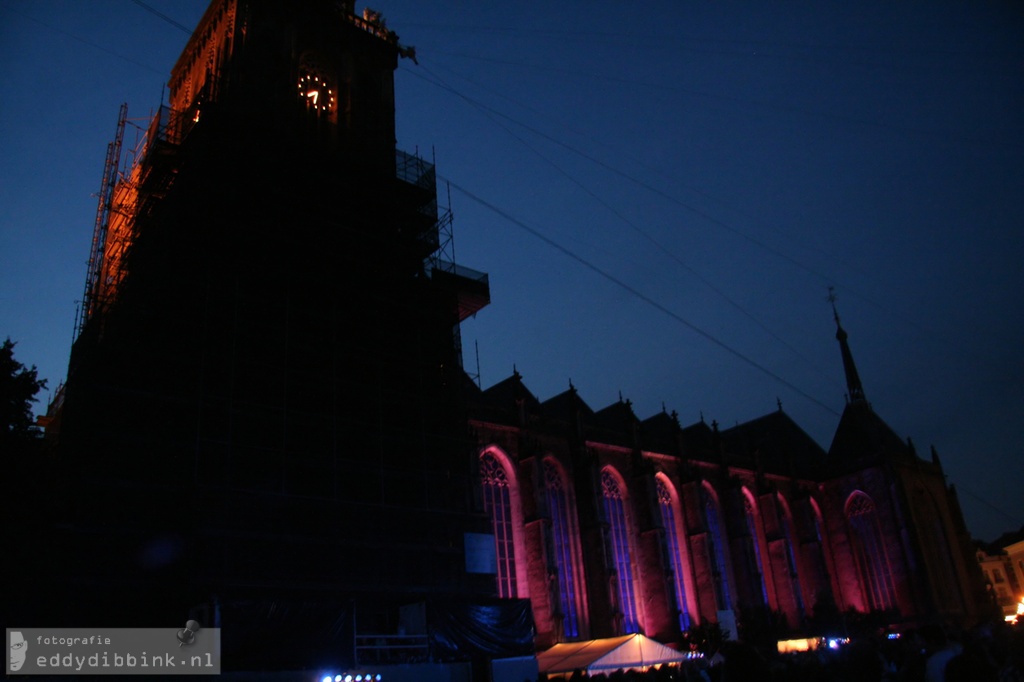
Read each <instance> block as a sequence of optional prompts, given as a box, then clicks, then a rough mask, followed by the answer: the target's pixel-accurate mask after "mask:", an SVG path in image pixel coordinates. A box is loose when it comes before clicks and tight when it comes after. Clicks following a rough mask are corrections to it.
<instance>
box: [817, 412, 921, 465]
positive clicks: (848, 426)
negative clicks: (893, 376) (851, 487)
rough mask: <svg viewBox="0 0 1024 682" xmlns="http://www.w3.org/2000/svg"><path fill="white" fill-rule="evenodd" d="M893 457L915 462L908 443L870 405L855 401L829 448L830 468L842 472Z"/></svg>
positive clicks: (840, 422) (842, 420) (845, 413)
mask: <svg viewBox="0 0 1024 682" xmlns="http://www.w3.org/2000/svg"><path fill="white" fill-rule="evenodd" d="M884 457H889V458H897V459H911V458H913V454H912V453H911V451H910V448H909V447H908V446H907V444H906V443H905V442H904V441H903V439H902V438H900V437H899V436H898V435H896V432H895V431H893V430H892V429H891V428H890V427H889V425H888V424H886V423H885V422H884V421H882V418H881V417H879V416H878V415H877V414H875V411H874V410H873V409H871V405H870V404H868V403H867V402H863V401H859V402H851V403H849V404H847V406H846V409H844V410H843V416H842V418H840V420H839V426H838V428H836V435H835V436H833V438H832V445H831V447H829V449H828V461H829V465H830V466H832V467H836V468H839V469H845V468H847V467H851V466H855V465H857V464H858V463H864V462H869V461H874V460H877V459H880V458H884Z"/></svg>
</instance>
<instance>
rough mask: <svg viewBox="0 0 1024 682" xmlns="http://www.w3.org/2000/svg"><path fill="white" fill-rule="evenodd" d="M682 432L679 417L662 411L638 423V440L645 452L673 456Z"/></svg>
mask: <svg viewBox="0 0 1024 682" xmlns="http://www.w3.org/2000/svg"><path fill="white" fill-rule="evenodd" d="M682 431H683V429H682V427H681V426H680V425H679V417H678V416H676V414H675V413H672V414H669V413H668V412H666V411H665V410H664V409H662V411H661V412H659V413H658V414H656V415H654V416H653V417H648V418H647V419H645V420H643V421H642V422H640V439H641V441H642V442H643V447H644V449H645V450H653V451H655V452H664V453H672V454H674V453H675V452H676V450H677V448H678V447H679V443H680V440H679V437H680V434H681V433H682Z"/></svg>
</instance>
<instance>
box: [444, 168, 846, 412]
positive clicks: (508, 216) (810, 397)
mask: <svg viewBox="0 0 1024 682" xmlns="http://www.w3.org/2000/svg"><path fill="white" fill-rule="evenodd" d="M438 177H439V178H440V177H441V176H440V175H438ZM442 179H444V180H445V182H447V183H448V184H449V185H450V186H451V187H454V188H455V189H456V190H458V191H459V192H461V193H462V194H463V195H465V196H466V197H467V198H468V199H470V200H472V201H474V202H476V203H478V204H480V205H481V206H483V207H484V208H486V209H488V210H490V211H492V212H493V213H495V214H497V215H499V216H501V217H502V218H504V219H505V220H507V221H509V222H510V223H512V224H513V225H515V226H517V227H519V228H521V229H523V230H525V231H526V232H528V233H529V234H531V235H533V236H534V237H536V238H537V239H540V240H541V241H542V242H544V243H545V244H547V245H548V246H550V247H552V248H554V249H555V250H557V251H559V252H561V253H562V254H564V255H566V256H568V257H569V258H571V259H573V260H574V261H576V262H577V263H579V264H580V265H582V266H583V267H585V268H587V269H588V270H591V271H592V272H594V273H596V274H598V275H600V276H601V277H603V278H605V279H606V280H608V281H609V282H611V283H612V284H614V285H615V286H617V287H619V288H620V289H623V290H624V291H626V292H628V293H629V294H631V295H633V296H635V297H636V298H638V299H640V300H641V301H643V302H644V303H647V304H648V305H650V306H651V307H653V308H655V309H656V310H658V311H659V312H661V313H664V314H665V315H667V316H668V317H670V318H672V319H673V320H675V321H676V322H678V323H680V324H682V325H683V326H685V327H686V328H688V329H689V330H691V331H692V332H694V333H696V334H698V335H699V336H702V337H703V338H705V339H707V340H708V341H710V342H711V343H713V344H714V345H716V346H718V347H719V348H721V349H722V350H724V351H726V352H727V353H729V354H731V355H733V356H735V357H737V358H739V359H740V360H742V361H743V362H744V363H746V364H748V365H750V366H751V367H753V368H754V369H756V370H757V371H759V372H761V373H762V374H764V375H766V376H768V377H770V378H772V379H774V380H775V381H777V382H779V383H780V384H782V385H783V386H785V387H787V388H789V389H790V390H792V391H794V392H795V393H797V394H798V395H800V396H802V397H803V398H806V399H807V400H808V401H810V402H811V403H813V404H815V405H817V406H818V407H820V408H821V409H823V410H825V411H826V412H828V413H829V414H832V415H834V416H836V417H838V416H840V415H839V413H838V412H836V411H835V410H834V409H832V408H831V407H829V406H828V405H827V404H825V403H824V402H822V401H820V400H818V399H817V398H815V397H814V396H813V395H811V394H810V393H807V392H806V391H804V390H803V389H802V388H800V387H799V386H797V385H796V384H794V383H792V382H790V381H788V380H786V379H785V378H783V377H782V376H780V375H778V374H776V373H775V372H773V371H772V370H770V369H768V368H767V367H765V366H764V365H762V364H761V363H759V362H757V361H756V360H754V359H753V358H751V357H750V356H748V355H745V354H744V353H742V352H740V351H739V350H737V349H735V348H733V347H732V346H730V345H729V344H728V343H726V342H725V341H722V340H721V339H719V338H718V337H716V336H715V335H713V334H711V333H710V332H707V331H705V330H703V329H701V328H700V327H698V326H697V325H695V324H694V323H692V322H690V321H689V320H687V319H686V318H684V317H683V316H681V315H679V314H678V313H676V312H674V311H672V310H670V309H669V308H667V307H666V306H664V305H662V304H661V303H659V302H658V301H656V300H654V299H653V298H651V297H650V296H648V295H647V294H645V293H643V292H642V291H640V290H639V289H636V288H635V287H633V286H631V285H630V284H627V283H626V282H624V281H623V280H621V279H619V278H618V277H616V276H615V275H613V274H611V273H610V272H608V271H607V270H604V269H602V268H601V267H599V266H597V265H595V264H594V263H592V262H590V261H589V260H587V259H586V258H584V257H583V256H581V255H579V254H577V253H576V252H574V251H572V250H571V249H569V248H568V247H565V246H563V245H562V244H560V243H558V242H556V241H555V240H554V239H552V238H551V237H548V236H547V235H545V234H544V233H543V232H541V231H540V230H537V229H535V228H533V227H531V226H530V225H527V224H526V223H525V222H523V221H522V220H519V219H518V218H516V217H515V216H513V215H511V214H510V213H508V212H506V211H504V210H502V209H501V208H499V207H498V206H496V205H494V204H492V203H491V202H489V201H487V200H486V199H483V198H481V197H479V196H477V195H476V194H474V193H473V192H471V191H470V190H468V189H466V188H465V187H463V186H462V185H460V184H458V183H457V182H454V181H452V180H451V179H448V178H442Z"/></svg>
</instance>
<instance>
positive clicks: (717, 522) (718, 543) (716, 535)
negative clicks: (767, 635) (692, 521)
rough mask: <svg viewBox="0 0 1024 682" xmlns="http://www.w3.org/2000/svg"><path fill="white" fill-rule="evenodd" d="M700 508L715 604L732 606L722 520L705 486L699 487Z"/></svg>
mask: <svg viewBox="0 0 1024 682" xmlns="http://www.w3.org/2000/svg"><path fill="white" fill-rule="evenodd" d="M700 496H701V502H702V504H701V508H702V511H703V514H704V526H705V528H707V531H708V543H707V544H708V564H709V565H710V567H711V576H712V580H713V582H714V586H715V605H716V607H717V608H718V610H719V611H724V610H726V609H731V608H732V599H731V598H730V597H729V580H728V577H727V576H726V574H725V570H726V564H725V549H724V548H725V537H724V536H723V535H722V521H721V517H720V516H719V514H718V502H717V501H716V500H715V496H714V495H712V494H711V492H710V491H709V490H708V488H707V486H704V487H701V489H700Z"/></svg>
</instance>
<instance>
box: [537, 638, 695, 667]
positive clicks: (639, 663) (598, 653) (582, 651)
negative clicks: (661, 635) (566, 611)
mask: <svg viewBox="0 0 1024 682" xmlns="http://www.w3.org/2000/svg"><path fill="white" fill-rule="evenodd" d="M685 659H686V656H685V655H684V654H681V653H679V652H678V651H676V650H675V649H670V648H669V647H667V646H665V645H664V644H660V643H658V642H655V641H654V640H653V639H649V638H647V637H644V636H643V635H641V634H634V635H623V636H621V637H610V638H608V639H592V640H589V641H587V642H568V643H564V644H556V645H555V646H553V647H551V648H550V649H548V650H547V651H544V652H542V653H539V654H537V667H538V668H539V670H540V672H542V673H544V674H546V675H551V674H556V673H571V672H574V671H576V670H585V671H587V673H588V674H596V673H603V672H612V671H615V670H630V669H635V668H645V667H648V666H652V665H658V664H663V663H681V662H682V661H684V660H685Z"/></svg>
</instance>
